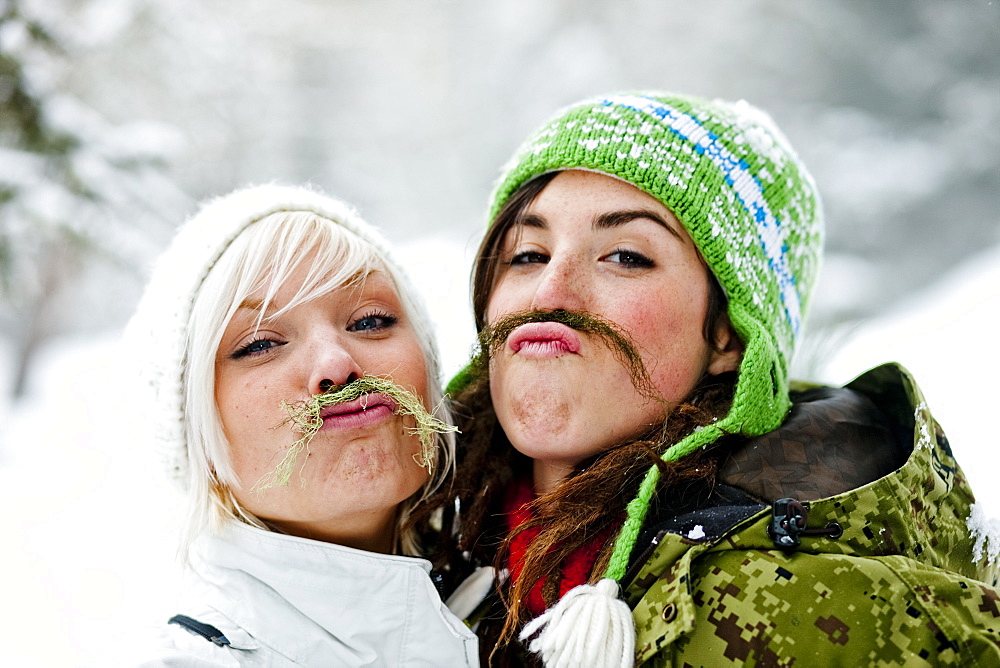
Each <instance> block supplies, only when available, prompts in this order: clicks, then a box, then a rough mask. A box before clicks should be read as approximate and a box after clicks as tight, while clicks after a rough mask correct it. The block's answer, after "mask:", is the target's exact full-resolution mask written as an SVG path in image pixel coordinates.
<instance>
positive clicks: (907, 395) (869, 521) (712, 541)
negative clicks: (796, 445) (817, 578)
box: [622, 364, 997, 658]
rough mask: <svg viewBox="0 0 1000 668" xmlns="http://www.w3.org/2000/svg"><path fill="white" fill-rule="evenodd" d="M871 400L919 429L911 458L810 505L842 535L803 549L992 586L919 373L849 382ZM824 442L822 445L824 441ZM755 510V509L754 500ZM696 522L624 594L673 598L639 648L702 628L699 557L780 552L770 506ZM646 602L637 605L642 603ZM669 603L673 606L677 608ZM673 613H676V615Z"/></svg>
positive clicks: (662, 542)
mask: <svg viewBox="0 0 1000 668" xmlns="http://www.w3.org/2000/svg"><path fill="white" fill-rule="evenodd" d="M847 387H848V388H850V389H853V390H856V391H859V392H862V393H864V394H865V395H867V396H868V397H870V398H871V399H872V400H873V401H875V403H876V404H878V406H879V407H880V408H882V410H884V411H885V412H886V414H887V415H888V416H889V417H890V419H892V420H894V421H896V422H897V423H898V424H901V425H903V426H904V427H905V429H906V430H907V431H908V432H909V433H910V434H911V439H910V442H911V443H912V450H911V451H910V453H909V456H908V457H907V459H906V461H905V463H903V465H902V466H901V467H899V468H898V469H897V470H895V471H892V472H890V473H888V474H887V475H884V476H882V477H881V478H878V479H877V480H874V481H871V482H869V483H867V484H865V485H861V486H859V487H856V488H854V489H850V490H848V491H845V492H843V493H841V494H837V495H834V496H829V497H826V498H822V499H818V500H815V501H812V502H810V503H809V514H808V525H809V527H810V528H813V527H824V526H827V525H829V524H830V523H834V522H835V523H837V524H838V525H839V526H840V527H841V528H842V529H843V534H842V535H841V536H839V537H837V538H830V537H809V538H804V539H803V541H802V544H801V546H800V547H799V548H797V549H798V550H800V551H803V552H808V553H811V554H822V553H828V554H841V555H848V556H861V557H880V556H886V555H902V556H904V557H908V558H910V559H914V560H916V561H918V562H923V563H926V564H928V565H931V566H935V567H942V568H946V569H949V570H952V571H955V572H957V573H960V574H962V575H964V576H967V577H971V578H975V579H977V580H982V581H985V582H992V581H994V579H995V578H996V576H997V564H991V563H988V562H987V561H986V560H984V559H981V558H979V559H977V558H976V557H977V556H978V555H976V556H974V555H973V541H972V540H971V539H970V536H969V530H968V520H969V517H970V515H971V504H972V503H973V500H974V499H973V496H972V493H971V491H970V489H969V487H968V484H967V482H966V480H965V477H964V475H963V474H962V471H961V469H960V468H959V466H958V463H957V462H956V461H955V458H954V456H953V454H952V451H951V448H950V446H949V444H948V440H947V438H945V436H944V433H943V432H942V430H941V428H940V426H939V425H938V424H937V422H935V421H934V419H933V417H931V414H930V411H929V410H928V408H927V405H926V403H925V402H924V399H923V395H922V394H921V392H920V390H919V388H918V387H917V385H916V383H915V382H914V380H913V378H912V377H911V376H910V374H909V373H908V372H907V371H906V370H905V369H903V368H902V367H901V366H899V365H897V364H886V365H883V366H880V367H877V368H875V369H873V370H871V371H869V372H867V373H865V374H863V375H862V376H860V377H859V378H857V379H856V380H855V381H853V382H851V383H850V384H848V385H847ZM816 447H822V443H817V444H816ZM747 510H750V506H747ZM691 515H692V517H691V518H690V520H689V522H688V524H686V525H683V526H677V527H674V528H672V529H671V530H669V531H667V532H666V533H662V534H661V535H660V536H659V541H658V542H657V544H656V545H655V547H654V548H653V549H652V550H651V551H650V553H649V554H648V556H647V557H646V558H644V559H643V563H642V564H641V565H638V568H637V570H636V571H635V575H634V576H633V577H630V578H629V579H628V580H627V581H624V582H623V583H622V584H623V585H624V587H625V599H626V601H627V602H628V603H629V605H631V606H633V607H634V608H636V610H639V608H640V607H642V606H645V605H646V604H645V603H640V600H651V601H654V600H655V601H668V602H669V604H668V606H667V608H664V610H663V613H662V615H660V616H658V617H657V618H656V619H654V620H653V621H652V624H651V625H650V628H648V629H646V631H647V633H646V634H645V635H647V636H648V637H647V638H644V637H643V636H642V635H640V637H639V639H638V641H637V645H636V646H637V648H640V658H643V657H645V656H646V655H645V654H642V648H643V647H644V646H647V645H648V649H649V652H655V647H653V646H652V645H651V644H650V643H651V642H652V640H653V639H655V640H656V642H658V643H659V644H667V643H670V642H672V641H673V640H674V639H676V637H677V636H679V635H680V634H682V633H684V632H686V631H687V630H689V629H690V628H691V627H692V625H693V624H694V619H695V607H694V602H693V600H692V590H691V565H692V562H693V561H694V560H695V559H697V558H698V557H699V556H700V555H702V554H705V553H707V552H718V551H723V550H734V549H735V550H777V549H778V548H776V547H775V544H774V542H773V540H772V539H771V537H770V536H769V535H768V532H767V528H768V525H769V523H770V520H771V515H772V511H771V510H770V509H764V510H760V511H759V512H756V513H753V512H752V511H751V512H750V513H747V514H743V515H742V517H739V515H740V513H736V516H737V517H739V519H738V521H735V522H734V523H733V524H732V525H731V526H730V527H729V528H728V530H725V531H723V532H721V534H719V533H715V535H712V534H707V535H704V536H703V537H698V536H699V534H700V533H701V532H698V531H696V526H695V523H697V522H698V518H697V517H695V515H696V513H692V514H691ZM637 605H638V607H637ZM668 608H669V610H668ZM668 612H669V614H668Z"/></svg>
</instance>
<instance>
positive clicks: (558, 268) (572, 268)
mask: <svg viewBox="0 0 1000 668" xmlns="http://www.w3.org/2000/svg"><path fill="white" fill-rule="evenodd" d="M578 264H579V263H578V262H577V261H575V260H574V259H571V258H563V259H556V258H553V259H552V260H550V261H549V263H548V264H547V265H545V270H544V271H543V272H542V273H541V275H540V276H539V278H538V283H537V284H536V285H535V290H534V294H533V295H532V300H531V308H532V309H536V310H541V311H555V310H558V309H563V310H580V309H583V308H584V307H585V305H586V303H587V293H588V290H589V287H588V286H589V283H588V281H587V278H586V276H585V275H584V273H585V272H583V271H581V270H580V267H579V266H578Z"/></svg>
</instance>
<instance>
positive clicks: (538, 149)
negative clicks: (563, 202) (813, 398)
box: [453, 93, 823, 580]
mask: <svg viewBox="0 0 1000 668" xmlns="http://www.w3.org/2000/svg"><path fill="white" fill-rule="evenodd" d="M565 169H587V170H592V171H595V172H601V173H604V174H608V175H610V176H613V177H616V178H619V179H621V180H623V181H626V182H628V183H630V184H632V185H634V186H635V187H637V188H639V189H640V190H642V191H644V192H646V193H649V194H650V195H652V196H653V197H655V198H656V199H657V200H659V201H660V202H662V203H663V205H664V206H666V207H667V208H668V209H670V210H671V211H672V212H673V213H674V215H675V216H677V218H678V220H680V222H681V223H682V224H683V225H684V227H685V228H686V229H687V231H688V233H689V234H690V235H691V238H692V239H693V240H694V242H695V244H696V245H697V247H698V249H699V250H700V251H701V254H702V256H703V257H704V258H705V261H706V262H707V263H708V266H709V268H710V269H711V270H712V273H713V274H715V276H716V278H717V279H718V281H719V283H720V284H721V285H722V288H723V290H724V291H725V293H726V295H727V297H728V299H729V307H728V310H729V317H730V320H731V321H732V324H733V327H734V328H735V330H736V332H737V333H738V334H739V336H740V338H741V339H742V341H743V343H744V346H745V351H744V353H743V360H742V362H741V364H740V368H739V377H738V381H737V384H736V392H735V396H734V399H733V405H732V409H731V410H730V412H729V414H728V415H726V416H725V417H724V418H722V419H720V420H719V421H718V422H716V423H714V424H713V425H711V426H709V427H705V428H703V429H700V430H698V431H696V432H695V433H693V434H691V435H690V436H689V437H687V438H686V439H684V440H682V441H681V442H680V443H677V444H675V445H674V446H672V447H670V448H669V449H668V450H667V451H666V452H665V453H664V455H663V459H664V460H666V461H673V460H676V459H679V458H680V457H683V456H685V455H687V454H690V453H691V452H693V451H694V450H696V449H697V448H700V447H703V446H706V445H708V444H710V443H712V442H714V441H715V440H716V439H717V438H719V436H721V435H722V434H724V433H740V434H745V435H747V436H757V435H760V434H764V433H766V432H768V431H771V430H773V429H775V428H777V427H778V426H779V425H780V424H781V423H782V421H783V420H784V418H785V416H786V414H787V413H788V410H789V408H790V407H791V402H790V400H789V398H788V366H789V363H790V361H791V357H792V354H793V352H794V350H795V346H796V343H797V341H798V338H799V335H800V331H801V327H802V320H803V318H804V316H805V313H806V307H807V306H808V303H809V297H810V293H811V292H812V288H813V285H814V283H815V280H816V275H817V272H818V269H819V264H820V253H821V247H822V240H823V216H822V208H821V204H820V199H819V194H818V192H817V190H816V186H815V183H814V182H813V179H812V177H811V176H810V175H809V173H808V172H807V171H806V169H805V166H804V165H803V164H802V162H801V161H800V160H799V158H798V156H796V154H795V152H794V151H793V150H792V148H791V146H790V145H789V144H788V141H787V140H786V139H785V137H784V136H783V135H782V133H781V132H780V131H779V130H778V129H777V127H776V126H775V125H774V123H773V121H771V119H770V118H769V117H768V116H767V115H766V114H765V113H763V112H762V111H760V110H758V109H756V108H755V107H752V106H751V105H749V104H747V103H746V102H744V101H739V102H735V103H730V102H724V101H720V100H716V101H712V102H709V101H706V100H702V99H698V98H695V97H688V96H681V95H673V94H667V93H636V94H619V95H610V96H605V97H598V98H593V99H590V100H586V101H583V102H580V103H578V104H574V105H572V106H570V107H568V108H566V109H564V110H562V111H560V112H558V113H557V114H556V115H555V116H554V117H553V118H552V119H551V120H550V121H548V122H547V123H546V124H545V125H543V126H542V127H541V129H539V130H538V131H536V132H535V133H534V134H532V135H531V136H530V137H529V138H528V140H527V141H526V142H525V143H524V144H523V145H522V146H521V148H520V149H519V150H518V151H517V153H516V154H515V156H514V157H513V159H512V160H511V161H510V163H508V165H507V166H506V167H505V168H504V170H503V175H502V176H501V178H500V180H499V181H498V185H497V187H496V190H495V192H494V194H493V198H492V205H491V207H490V213H489V215H490V218H489V219H490V221H492V220H493V219H494V218H495V217H496V215H497V213H498V212H499V211H500V209H501V208H502V207H503V205H504V203H505V202H506V201H507V199H508V198H509V197H510V196H511V195H512V194H513V193H514V192H515V191H516V190H517V189H518V188H519V187H521V186H522V185H524V183H525V182H527V181H528V180H530V179H531V178H533V177H535V176H538V175H540V174H544V173H546V172H551V171H557V170H565ZM455 380H456V381H459V383H458V384H459V385H461V384H462V381H461V380H460V379H458V378H456V379H455ZM454 384H455V383H454V382H453V385H454ZM657 478H658V470H657V469H656V468H655V467H653V468H651V469H650V471H649V473H648V474H647V476H646V478H645V479H644V481H643V483H642V485H641V487H640V491H639V494H638V496H637V497H636V498H635V499H633V500H632V502H631V503H630V504H629V506H628V517H627V519H626V521H625V524H624V526H623V528H622V530H621V532H620V533H619V536H618V539H617V542H616V545H615V550H614V553H613V556H612V559H611V564H610V566H609V567H608V570H607V572H606V573H605V577H608V578H612V579H614V580H619V579H620V578H621V577H622V576H623V575H624V572H625V568H626V566H627V562H628V558H629V555H630V553H631V551H632V547H633V545H634V544H635V540H636V538H637V537H638V533H639V530H640V529H641V528H642V524H643V521H644V520H645V516H646V510H647V508H648V505H649V502H650V499H651V498H652V496H653V494H654V493H655V490H656V483H657Z"/></svg>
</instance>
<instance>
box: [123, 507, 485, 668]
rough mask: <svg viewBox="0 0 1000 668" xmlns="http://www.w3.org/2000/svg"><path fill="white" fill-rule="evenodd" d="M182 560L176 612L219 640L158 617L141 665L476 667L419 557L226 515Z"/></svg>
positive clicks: (473, 645) (466, 637)
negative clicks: (186, 585)
mask: <svg viewBox="0 0 1000 668" xmlns="http://www.w3.org/2000/svg"><path fill="white" fill-rule="evenodd" d="M191 563H192V571H193V577H192V582H191V588H190V591H189V592H187V593H186V595H185V600H190V601H191V604H190V606H189V607H184V608H182V609H178V610H177V611H176V612H177V613H179V614H181V615H184V616H186V617H189V618H191V619H193V620H196V621H197V622H199V623H201V624H205V625H208V626H209V627H214V630H217V631H219V632H221V634H222V635H223V636H224V638H225V640H224V641H223V640H217V642H213V641H211V640H210V639H208V638H206V637H205V636H203V635H199V634H197V633H194V632H191V631H189V630H187V629H186V628H184V627H182V626H180V625H177V624H175V623H172V624H169V625H168V624H166V620H164V627H163V628H162V629H160V631H159V633H158V635H159V645H160V646H159V647H158V651H156V652H155V654H154V656H155V658H154V659H152V660H148V661H146V662H144V663H140V665H142V666H191V667H196V666H276V667H277V666H385V667H390V666H391V667H392V668H396V667H401V666H406V667H409V666H414V667H416V666H426V667H434V668H440V667H442V666H449V667H450V666H456V667H458V666H478V665H479V664H478V658H477V656H478V645H477V640H476V637H475V635H474V634H473V633H472V632H471V631H469V629H468V628H467V627H466V626H465V625H464V624H463V623H462V622H461V621H459V620H458V619H457V618H456V617H455V616H454V615H452V613H451V612H450V611H449V610H448V609H447V608H446V607H445V605H444V604H443V603H442V602H441V599H440V597H439V595H438V592H437V590H436V589H435V588H434V585H433V583H432V582H431V579H430V577H429V573H430V563H429V562H427V561H426V560H424V559H417V558H412V557H401V556H392V555H384V554H376V553H373V552H365V551H362V550H355V549H351V548H348V547H343V546H340V545H332V544H329V543H321V542H318V541H314V540H308V539H305V538H298V537H295V536H286V535H282V534H277V533H271V532H267V531H262V530H259V529H256V528H254V527H251V526H249V525H246V524H240V523H237V522H231V523H229V524H228V525H227V526H226V527H225V530H224V531H223V532H222V533H221V535H218V536H209V535H205V536H201V537H200V538H199V539H198V540H197V541H196V542H195V545H194V549H193V552H192V558H191ZM207 635H214V631H213V633H210V634H207ZM146 656H150V654H147V655H146Z"/></svg>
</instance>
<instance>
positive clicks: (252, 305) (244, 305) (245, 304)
mask: <svg viewBox="0 0 1000 668" xmlns="http://www.w3.org/2000/svg"><path fill="white" fill-rule="evenodd" d="M262 306H264V302H263V301H261V300H260V299H252V298H250V297H247V298H246V299H244V300H243V301H241V302H240V305H239V306H237V307H236V308H237V310H238V309H246V310H248V311H259V310H260V309H261V307H262Z"/></svg>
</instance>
